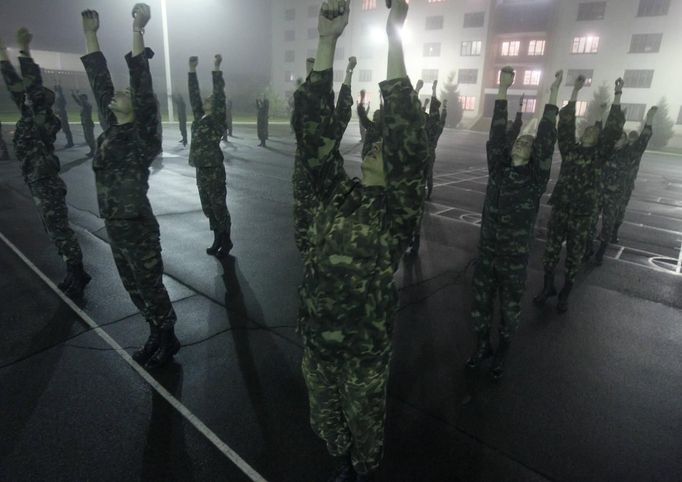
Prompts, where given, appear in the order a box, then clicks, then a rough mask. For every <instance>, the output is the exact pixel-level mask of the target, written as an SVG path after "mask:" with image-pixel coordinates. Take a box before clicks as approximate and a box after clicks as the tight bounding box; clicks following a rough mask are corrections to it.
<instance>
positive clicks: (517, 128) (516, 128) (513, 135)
mask: <svg viewBox="0 0 682 482" xmlns="http://www.w3.org/2000/svg"><path fill="white" fill-rule="evenodd" d="M525 97H526V95H525V94H521V100H519V110H517V111H516V117H514V122H513V123H512V126H511V130H510V131H509V132H507V141H508V142H509V143H510V144H511V143H513V142H514V141H515V140H516V139H517V138H518V137H519V134H520V133H521V128H522V127H523V99H524V98H525Z"/></svg>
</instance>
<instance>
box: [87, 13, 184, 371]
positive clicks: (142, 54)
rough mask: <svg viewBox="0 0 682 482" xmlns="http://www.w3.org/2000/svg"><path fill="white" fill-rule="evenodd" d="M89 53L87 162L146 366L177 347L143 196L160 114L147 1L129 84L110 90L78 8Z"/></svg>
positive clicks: (136, 26)
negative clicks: (94, 124)
mask: <svg viewBox="0 0 682 482" xmlns="http://www.w3.org/2000/svg"><path fill="white" fill-rule="evenodd" d="M82 17H83V30H84V33H85V40H86V46H87V54H86V55H84V56H83V57H81V60H82V62H83V65H84V66H85V71H86V73H87V75H88V79H89V80H90V86H91V87H92V90H93V93H94V95H95V100H96V101H97V105H98V108H99V112H100V113H102V115H103V116H104V117H105V119H103V121H104V125H105V126H106V130H105V131H104V132H102V134H101V135H100V136H99V138H98V140H97V146H98V148H97V150H96V154H95V158H94V160H93V162H92V168H93V170H94V171H95V186H96V188H97V201H98V204H99V211H100V216H101V217H102V218H103V219H104V226H105V227H106V230H107V234H108V235H109V243H110V245H111V251H112V253H113V255H114V261H115V262H116V268H117V269H118V273H119V275H120V277H121V281H122V282H123V286H124V287H125V289H126V291H127V292H128V294H129V295H130V298H131V300H132V302H133V303H134V304H135V306H136V307H137V308H138V309H139V310H140V312H141V314H142V315H143V316H144V318H145V320H146V321H147V323H148V324H149V337H148V338H147V341H146V342H145V344H144V346H143V347H142V348H141V349H139V350H137V351H136V352H135V353H133V358H134V359H135V361H137V362H138V363H140V364H144V365H145V366H146V367H148V368H156V367H160V366H162V365H165V364H166V363H168V362H169V361H170V360H171V359H172V358H173V356H174V355H175V354H176V353H177V352H178V350H179V349H180V342H179V341H178V339H177V338H176V337H175V329H174V325H175V321H176V319H177V316H176V314H175V310H174V309H173V305H172V304H171V301H170V297H169V296H168V292H167V291H166V287H165V286H164V285H163V260H162V258H161V243H160V241H159V223H158V222H157V220H156V217H155V216H154V212H153V211H152V207H151V204H150V203H149V199H148V198H147V191H148V189H149V167H150V165H151V163H152V162H153V160H154V158H155V157H156V156H158V155H159V154H160V153H161V137H160V136H159V131H158V121H159V118H160V113H159V109H158V103H157V101H156V98H155V96H154V87H153V85H152V76H151V73H150V70H149V62H148V58H149V57H151V55H153V54H152V52H151V50H149V49H145V46H144V37H143V35H144V27H145V25H146V24H147V22H148V21H149V18H150V13H149V6H148V5H146V4H143V3H138V4H136V5H135V7H134V8H133V49H132V52H130V53H128V54H127V55H126V57H125V59H126V63H127V64H128V70H129V72H130V88H129V89H126V90H123V91H115V90H114V85H113V83H112V81H111V74H110V73H109V68H108V67H107V61H106V59H105V57H104V54H102V52H101V50H100V47H99V40H98V38H97V30H98V29H99V14H98V13H97V12H96V11H94V10H85V11H84V12H83V13H82Z"/></svg>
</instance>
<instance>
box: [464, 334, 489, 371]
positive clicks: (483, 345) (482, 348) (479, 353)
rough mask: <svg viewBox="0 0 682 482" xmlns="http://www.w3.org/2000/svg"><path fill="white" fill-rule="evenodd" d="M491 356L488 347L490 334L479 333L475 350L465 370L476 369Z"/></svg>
mask: <svg viewBox="0 0 682 482" xmlns="http://www.w3.org/2000/svg"><path fill="white" fill-rule="evenodd" d="M492 355H493V350H492V348H491V347H490V333H488V332H487V331H486V332H483V333H479V334H478V336H477V339H476V348H474V352H473V353H472V354H471V356H470V357H469V359H468V360H467V363H466V367H467V368H478V367H479V366H481V363H483V361H484V360H486V359H488V358H490V357H491V356H492Z"/></svg>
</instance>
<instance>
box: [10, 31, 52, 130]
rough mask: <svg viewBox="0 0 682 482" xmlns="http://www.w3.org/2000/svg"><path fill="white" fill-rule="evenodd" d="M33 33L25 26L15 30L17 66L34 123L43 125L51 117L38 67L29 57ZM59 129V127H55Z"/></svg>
mask: <svg viewBox="0 0 682 482" xmlns="http://www.w3.org/2000/svg"><path fill="white" fill-rule="evenodd" d="M32 39H33V35H31V32H29V31H28V30H27V29H26V28H20V29H19V31H18V32H17V44H18V45H19V52H20V53H19V66H20V68H21V77H22V78H23V81H24V89H25V91H26V95H27V96H28V98H29V99H30V101H31V111H32V113H33V120H34V122H35V123H36V125H38V126H41V127H45V126H46V123H47V121H48V118H51V117H53V116H52V115H51V114H52V112H51V106H50V104H49V103H48V100H47V98H46V92H45V89H44V88H43V77H42V74H41V72H40V67H39V66H38V64H36V63H35V62H34V61H33V58H31V50H30V44H31V40H32ZM56 129H57V130H59V127H58V126H57V127H56Z"/></svg>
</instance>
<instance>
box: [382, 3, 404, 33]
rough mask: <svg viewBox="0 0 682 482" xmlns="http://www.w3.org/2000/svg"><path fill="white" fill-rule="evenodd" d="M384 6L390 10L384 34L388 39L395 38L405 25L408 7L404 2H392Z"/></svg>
mask: <svg viewBox="0 0 682 482" xmlns="http://www.w3.org/2000/svg"><path fill="white" fill-rule="evenodd" d="M386 5H387V6H388V7H389V8H390V9H391V13H389V14H388V21H387V22H386V33H387V34H388V37H389V38H396V37H398V36H399V35H400V29H401V28H402V27H403V25H405V19H406V18H407V12H408V10H409V8H410V7H409V6H408V5H407V2H406V1H405V0H393V1H390V2H387V3H386Z"/></svg>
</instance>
